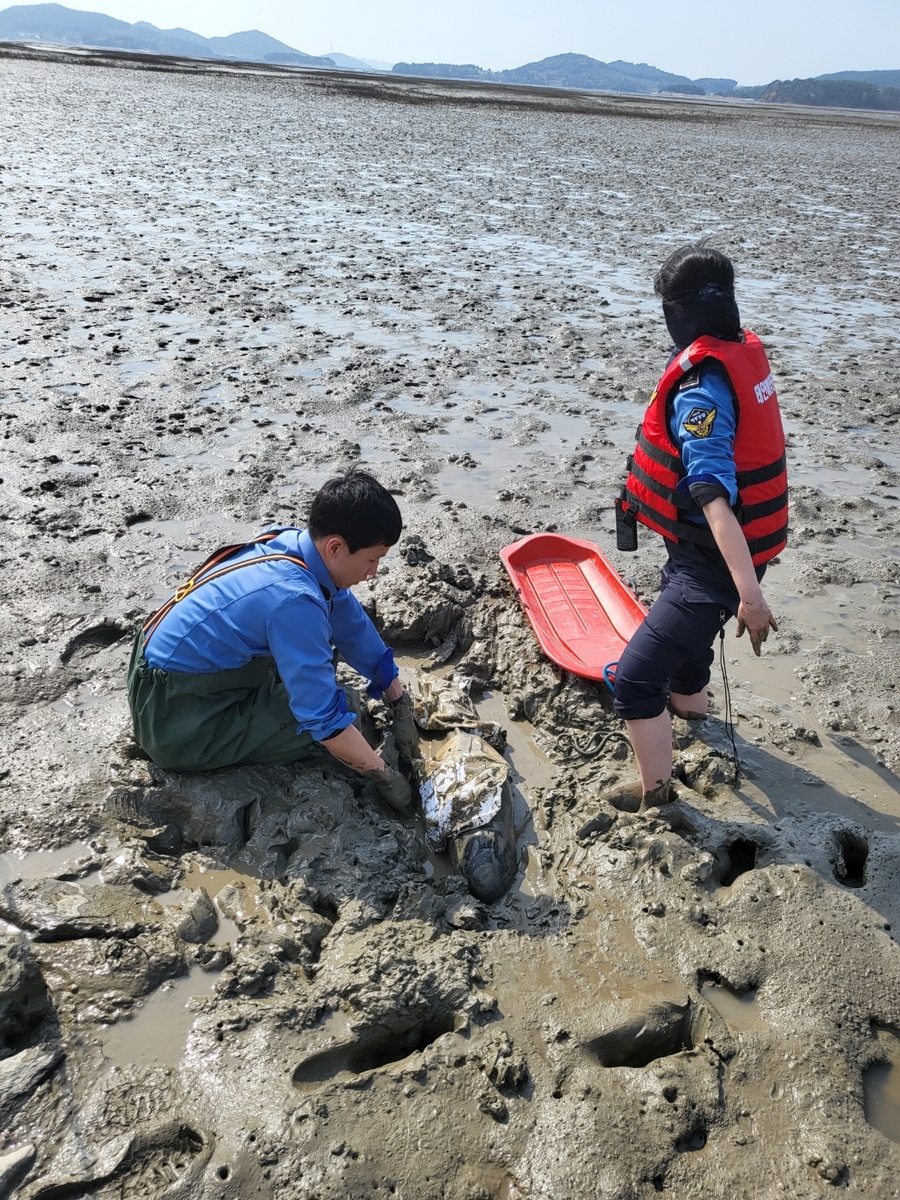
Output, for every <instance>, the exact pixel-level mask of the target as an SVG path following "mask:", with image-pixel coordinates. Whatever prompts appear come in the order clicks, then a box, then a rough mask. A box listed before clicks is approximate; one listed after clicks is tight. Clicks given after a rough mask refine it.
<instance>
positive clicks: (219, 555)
mask: <svg viewBox="0 0 900 1200" xmlns="http://www.w3.org/2000/svg"><path fill="white" fill-rule="evenodd" d="M281 532H282V531H281V530H276V531H274V532H272V533H264V534H263V535H262V536H261V537H258V538H254V539H253V541H251V542H242V543H240V544H239V545H237V546H225V547H223V548H222V549H221V550H217V551H216V552H215V554H211V555H210V556H209V558H208V559H207V560H206V562H205V563H203V565H202V566H201V567H200V568H199V570H197V571H195V572H194V574H193V575H192V576H191V577H190V579H189V580H188V581H187V583H184V584H182V585H181V587H180V588H177V589H176V591H175V593H174V595H172V596H170V597H169V599H168V600H167V601H166V602H165V604H164V605H163V606H162V607H161V608H158V609H157V610H156V612H155V613H153V615H152V616H150V617H148V619H147V620H146V621H145V622H144V625H143V630H142V632H143V634H144V645H145V646H146V644H147V642H149V640H150V638H151V637H152V636H153V634H154V633H155V632H156V630H157V629H158V628H159V626H160V624H161V623H162V621H163V620H164V619H165V617H167V616H168V615H169V613H170V612H171V611H172V609H173V608H174V607H175V605H176V604H177V603H178V602H179V601H180V600H183V599H184V598H185V596H187V595H189V594H190V593H191V592H193V591H194V590H195V589H196V588H198V587H201V586H202V585H203V584H204V583H210V582H211V581H212V580H213V579H221V577H222V576H223V575H228V574H230V573H231V572H232V571H239V570H240V569H241V567H250V566H254V565H255V564H257V563H261V562H274V561H275V560H276V559H285V560H287V562H292V563H296V564H297V566H298V567H303V569H304V570H305V571H308V570H309V567H307V565H306V563H305V562H304V561H303V559H302V558H299V557H298V556H297V555H296V554H265V555H263V556H261V557H257V558H248V559H245V560H244V561H243V562H238V563H231V564H230V565H229V566H226V567H222V568H221V569H220V570H218V571H216V570H213V568H214V567H217V566H218V565H219V563H222V562H225V561H226V560H227V559H229V558H231V557H232V556H233V555H235V554H237V553H239V552H240V551H241V550H246V549H247V547H248V546H256V545H259V544H265V543H266V542H271V541H272V539H273V538H276V537H278V534H279V533H281Z"/></svg>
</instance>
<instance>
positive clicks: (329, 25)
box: [0, 0, 900, 84]
mask: <svg viewBox="0 0 900 1200" xmlns="http://www.w3.org/2000/svg"><path fill="white" fill-rule="evenodd" d="M64 2H65V3H66V5H67V7H69V8H80V9H85V10H90V11H93V12H103V13H106V14H108V15H109V16H111V17H118V18H119V19H120V20H123V21H150V22H151V23H152V24H154V25H158V26H159V27H160V28H163V29H168V28H172V27H175V26H180V27H182V28H184V29H191V30H193V31H194V32H195V33H200V34H203V35H204V36H205V37H215V36H223V35H226V34H229V33H237V32H239V31H241V30H246V29H261V30H263V31H264V32H265V33H269V34H271V35H272V36H273V37H276V38H279V39H280V40H281V41H283V42H287V43H288V45H290V46H293V47H294V48H295V49H299V50H305V51H306V52H307V53H309V54H327V53H328V51H329V50H335V51H339V52H341V53H343V54H351V55H355V56H357V57H360V58H366V59H380V60H384V61H386V62H398V61H406V62H455V63H467V62H472V63H477V64H478V65H479V66H482V67H489V68H491V69H493V70H500V69H504V68H508V67H518V66H521V65H522V64H523V63H526V62H534V61H536V60H537V59H541V58H546V57H547V56H548V55H551V54H562V53H566V52H569V51H571V52H573V53H576V54H589V55H590V56H591V57H592V58H599V59H601V60H603V61H605V62H609V61H611V60H613V59H617V58H621V59H624V60H625V61H627V62H646V63H650V64H651V65H652V66H655V67H660V68H661V69H662V70H666V71H673V72H676V73H677V74H683V75H688V76H690V77H691V78H695V79H696V78H700V77H702V76H719V77H730V78H732V79H737V80H738V82H739V83H742V84H753V83H768V82H769V81H770V80H772V79H793V78H806V77H809V76H812V75H822V74H825V73H827V72H831V71H842V70H857V71H861V70H867V71H872V70H884V69H893V70H896V69H900V0H754V3H753V4H752V5H751V4H742V5H738V4H735V3H733V2H732V3H729V2H728V0H327V2H325V3H323V2H322V0H315V2H314V3H313V2H312V0H252V2H251V0H80V2H79V0H64ZM0 6H2V7H5V5H3V3H2V0H0Z"/></svg>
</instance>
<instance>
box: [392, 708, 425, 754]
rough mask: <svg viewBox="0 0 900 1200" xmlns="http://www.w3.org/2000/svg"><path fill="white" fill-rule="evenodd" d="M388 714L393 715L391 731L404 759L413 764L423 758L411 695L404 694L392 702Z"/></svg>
mask: <svg viewBox="0 0 900 1200" xmlns="http://www.w3.org/2000/svg"><path fill="white" fill-rule="evenodd" d="M388 712H389V713H390V714H391V729H392V730H393V733H394V740H395V741H396V743H397V749H398V750H399V751H400V754H401V755H402V757H403V758H405V759H406V761H407V762H408V763H410V764H411V763H413V762H415V760H416V759H417V758H421V751H420V750H419V731H418V729H417V728H416V722H415V720H414V718H413V702H412V699H411V697H410V696H409V694H408V693H407V692H404V693H403V694H402V695H401V696H400V698H399V699H398V700H394V701H392V702H391V703H390V704H389V705H388Z"/></svg>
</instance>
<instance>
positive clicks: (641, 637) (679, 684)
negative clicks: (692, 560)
mask: <svg viewBox="0 0 900 1200" xmlns="http://www.w3.org/2000/svg"><path fill="white" fill-rule="evenodd" d="M731 616H734V613H733V611H731V610H730V609H729V608H728V607H726V606H725V605H723V604H712V603H705V604H704V603H695V602H693V601H689V600H685V599H684V595H683V591H682V587H681V585H680V583H678V582H676V581H674V580H671V579H669V578H668V577H667V576H666V575H665V574H664V575H663V587H662V591H661V592H660V594H659V599H658V600H657V601H656V603H655V604H654V605H653V607H652V608H651V609H650V611H649V613H648V614H647V617H646V619H645V621H644V622H643V624H642V625H641V626H640V627H639V628H638V630H637V632H636V633H635V635H634V637H633V638H632V639H631V641H630V642H629V643H628V645H627V646H626V647H625V650H624V652H623V654H622V657H621V659H620V660H619V665H618V667H617V668H616V689H615V696H614V699H613V707H614V708H615V710H616V712H617V713H618V714H619V716H620V717H622V718H623V719H624V720H626V721H641V720H646V719H648V718H650V717H658V716H659V714H660V713H661V712H664V711H665V708H666V704H667V703H668V699H669V693H670V692H678V693H680V694H681V695H683V696H692V695H693V694H694V693H695V692H701V691H702V690H703V689H704V688H705V687H706V686H707V685H708V683H709V676H710V667H711V666H712V661H713V658H714V657H715V652H714V650H713V643H714V642H715V640H716V637H717V636H718V634H719V631H720V630H721V629H722V628H723V626H724V625H725V623H726V621H727V620H728V618H729V617H731Z"/></svg>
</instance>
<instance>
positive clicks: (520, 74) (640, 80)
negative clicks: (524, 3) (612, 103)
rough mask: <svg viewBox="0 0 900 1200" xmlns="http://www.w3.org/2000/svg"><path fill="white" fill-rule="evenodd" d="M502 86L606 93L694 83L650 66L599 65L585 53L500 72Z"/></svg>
mask: <svg viewBox="0 0 900 1200" xmlns="http://www.w3.org/2000/svg"><path fill="white" fill-rule="evenodd" d="M499 77H500V80H501V82H503V83H530V84H540V85H543V86H545V87H575V88H589V89H592V90H595V91H604V92H658V91H660V89H661V88H663V87H665V86H666V85H667V84H673V83H683V84H688V83H690V82H691V80H690V79H688V78H687V76H686V75H673V74H672V73H671V72H669V71H660V70H658V69H657V68H656V67H651V66H648V65H647V63H628V62H622V61H621V60H617V61H616V62H610V63H605V62H600V61H599V60H598V59H596V58H589V57H588V55H586V54H555V55H553V57H552V58H544V59H541V61H540V62H534V63H526V64H525V66H524V67H516V68H515V70H512V71H501V72H500V73H499Z"/></svg>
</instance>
